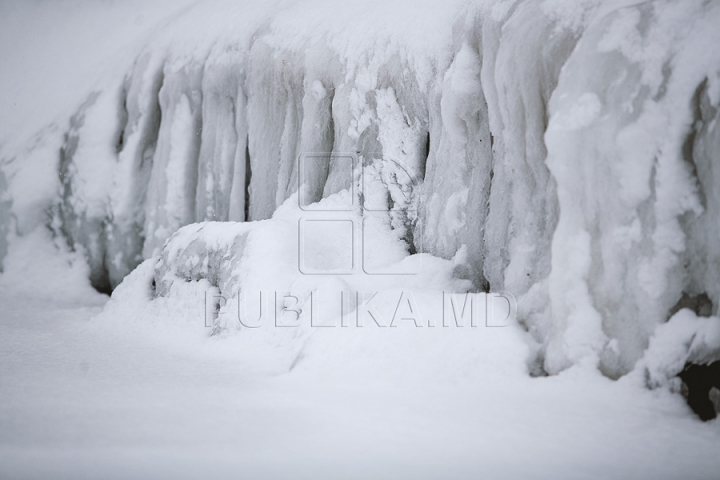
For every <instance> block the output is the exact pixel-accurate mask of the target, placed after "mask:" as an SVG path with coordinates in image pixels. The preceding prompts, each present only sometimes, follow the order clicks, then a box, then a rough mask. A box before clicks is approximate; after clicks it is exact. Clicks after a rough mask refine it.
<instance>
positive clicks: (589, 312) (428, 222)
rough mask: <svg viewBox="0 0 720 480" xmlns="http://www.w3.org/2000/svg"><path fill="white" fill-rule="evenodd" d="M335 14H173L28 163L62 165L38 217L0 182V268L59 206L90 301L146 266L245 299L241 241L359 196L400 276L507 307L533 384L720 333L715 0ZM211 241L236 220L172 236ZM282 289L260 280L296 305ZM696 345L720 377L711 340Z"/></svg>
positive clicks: (589, 0) (398, 6)
mask: <svg viewBox="0 0 720 480" xmlns="http://www.w3.org/2000/svg"><path fill="white" fill-rule="evenodd" d="M339 3H340V2H324V1H320V0H315V1H313V0H308V1H304V2H295V3H293V2H278V3H277V4H273V5H266V6H264V7H259V6H254V7H252V8H251V7H250V6H247V5H246V6H243V5H235V4H233V5H227V4H225V3H217V4H212V3H211V4H204V5H201V6H195V7H193V8H190V9H189V10H187V11H185V12H184V13H182V15H179V16H177V17H176V18H174V19H173V20H172V21H171V22H169V23H168V24H167V25H166V26H165V28H164V29H163V30H161V31H160V32H159V33H158V34H157V36H156V37H154V39H153V41H151V42H150V44H149V45H148V46H147V47H146V48H145V49H144V50H143V51H142V52H140V53H139V54H138V56H137V59H136V61H135V63H134V65H133V66H132V68H131V69H130V70H129V71H128V73H127V75H126V77H125V78H124V79H120V80H118V81H117V82H116V83H115V84H110V85H107V86H106V88H102V89H98V90H96V91H94V92H92V93H89V95H88V96H87V98H86V99H84V101H82V102H81V105H80V107H79V108H78V110H77V112H76V113H75V115H73V116H72V118H70V119H69V120H68V123H67V128H65V130H64V132H63V133H62V137H61V136H60V135H59V130H57V129H55V130H53V129H52V128H51V129H50V130H48V131H47V132H45V137H44V138H45V140H43V142H45V143H43V144H42V145H40V146H37V147H36V148H35V149H34V150H31V151H30V152H31V153H23V154H18V156H16V158H21V159H22V157H23V155H25V156H30V155H46V156H53V157H54V158H56V160H55V161H56V162H57V165H58V168H57V172H58V174H59V175H58V177H57V179H56V186H55V187H52V188H55V189H56V191H57V194H55V195H54V198H53V199H50V200H48V199H49V198H50V197H49V196H48V195H47V192H46V196H47V199H45V200H44V201H45V203H43V202H42V201H41V200H42V199H40V200H38V199H33V198H30V199H28V198H27V197H26V196H24V194H23V193H22V191H21V188H20V187H19V186H17V185H21V183H22V182H20V180H19V179H21V178H22V175H23V173H22V170H23V167H22V166H18V164H19V162H18V161H17V160H16V161H15V162H12V163H8V162H6V163H5V164H4V165H3V170H4V171H5V174H4V175H3V173H2V171H0V190H1V191H2V192H3V194H2V196H1V197H0V258H1V257H2V256H3V254H4V252H5V238H6V237H7V236H8V232H9V230H10V229H11V228H15V230H16V231H17V232H19V233H22V232H23V230H24V229H25V230H27V228H28V227H23V225H32V224H33V222H37V221H42V220H44V219H43V218H42V212H43V211H49V212H51V214H52V215H51V218H50V219H49V220H47V222H48V224H50V225H51V226H52V227H53V228H54V229H55V231H56V232H58V233H59V234H61V235H62V236H63V237H64V238H65V239H67V241H68V243H69V244H70V245H71V246H73V247H74V248H76V249H82V250H83V251H84V252H85V255H86V258H87V260H88V263H89V265H90V268H91V280H92V283H93V285H95V286H96V288H98V289H100V290H103V291H110V290H111V289H113V288H115V287H116V286H117V285H118V284H120V283H121V282H122V281H123V279H124V278H125V277H126V276H127V275H128V274H129V273H130V272H131V271H132V270H133V269H135V268H136V267H137V266H138V265H139V264H140V263H141V262H142V261H143V260H144V259H149V258H153V259H154V260H152V262H159V263H157V264H156V265H155V266H154V267H153V270H152V271H153V272H154V273H153V281H154V285H155V295H156V296H163V295H165V294H168V292H170V291H171V290H172V288H173V284H174V283H175V282H180V281H182V282H185V281H186V280H196V281H200V280H202V281H205V282H209V283H208V284H203V285H205V286H204V287H203V288H205V287H207V288H211V287H212V288H216V289H219V291H220V293H223V294H227V295H231V294H235V293H237V292H238V291H239V290H241V289H242V285H243V280H242V279H239V278H235V277H234V276H236V275H239V274H240V273H239V272H243V271H252V272H256V273H257V274H258V275H260V273H259V272H262V269H261V268H259V267H252V266H251V264H252V262H258V261H260V260H258V259H253V258H251V257H248V256H247V255H246V256H243V251H244V249H245V248H246V246H245V242H246V239H247V238H250V237H252V236H253V235H256V234H255V233H252V235H251V234H249V232H255V231H256V230H257V229H260V230H262V229H269V230H272V228H277V232H276V233H277V235H279V236H287V237H286V238H289V239H290V240H288V241H284V242H281V241H279V240H278V237H273V236H272V235H270V236H266V237H265V238H266V240H265V241H267V242H269V243H268V244H271V245H275V246H277V249H278V250H281V249H282V248H285V247H282V245H285V246H287V245H294V243H293V239H297V237H293V236H292V235H293V234H292V231H291V230H287V229H284V227H283V228H281V227H280V225H284V224H283V221H282V220H281V219H279V218H275V217H273V215H274V213H275V212H276V211H278V208H279V207H281V205H284V207H283V208H284V209H285V210H283V209H281V210H279V212H280V213H279V214H276V216H277V215H280V217H282V216H283V215H285V216H287V215H290V216H292V215H296V214H298V212H302V211H311V210H312V209H313V207H312V206H313V205H315V206H317V205H321V204H322V205H327V204H329V205H331V206H332V205H335V206H337V202H338V201H339V200H338V199H341V198H346V200H347V201H348V202H349V204H350V205H351V206H352V208H350V213H348V215H350V218H351V219H352V220H353V221H354V222H358V223H363V222H365V223H368V222H369V224H370V225H371V226H370V227H369V231H372V232H375V233H373V235H371V236H370V237H368V241H371V242H375V244H376V245H375V247H373V249H369V250H368V251H370V252H371V253H372V252H374V251H381V250H387V251H383V261H386V262H387V264H388V265H401V264H402V265H405V266H407V267H410V268H414V267H413V266H414V265H415V264H414V263H413V262H417V261H418V260H417V259H424V261H426V262H429V263H432V264H433V265H434V268H436V269H437V271H440V272H444V273H443V275H445V274H447V275H449V276H450V277H447V278H446V277H443V278H445V280H444V282H445V283H443V282H440V283H438V284H437V285H435V284H433V283H432V281H431V279H426V280H427V281H428V282H429V283H428V285H435V286H436V287H438V288H447V287H448V286H453V285H454V286H455V288H464V289H466V290H474V291H507V292H510V293H512V294H513V295H514V296H515V298H516V299H517V309H518V311H517V314H518V320H519V322H520V324H521V325H522V326H523V327H524V328H525V329H526V330H527V331H529V332H530V334H531V337H532V338H533V339H534V342H535V343H536V345H535V349H534V350H533V351H535V352H536V354H535V357H536V358H534V367H533V368H534V369H535V373H539V372H542V371H544V372H547V373H551V374H553V373H557V372H560V371H561V370H563V369H565V368H567V367H569V366H571V365H573V364H583V363H588V364H591V365H598V366H599V368H600V369H601V370H602V371H603V372H604V373H605V374H606V375H608V376H611V377H618V376H621V375H623V374H625V373H627V372H629V371H631V370H632V369H633V368H634V366H635V365H636V363H637V362H638V360H639V359H640V358H641V357H642V356H643V352H644V351H645V350H646V348H647V347H648V344H649V342H650V339H651V338H652V337H653V335H654V334H655V332H656V330H658V326H660V325H663V324H664V323H665V322H666V321H667V320H668V319H669V318H670V317H671V316H672V315H686V316H687V315H690V314H691V313H692V312H690V313H688V312H687V311H686V310H681V308H682V307H688V308H690V309H692V310H694V311H695V313H692V314H693V315H696V314H697V315H702V316H701V317H696V319H695V320H694V321H693V322H691V323H692V325H693V327H692V328H695V329H697V330H698V331H700V330H702V329H705V328H709V327H707V325H710V323H709V322H717V317H713V315H717V313H718V312H717V306H718V303H719V302H720V243H718V242H717V239H718V238H719V237H720V185H719V183H718V182H720V173H719V172H720V170H719V169H718V167H717V166H716V165H714V163H716V162H714V160H716V159H717V156H718V155H720V127H718V122H717V120H718V117H719V116H720V113H719V112H720V110H718V107H719V105H720V49H718V48H715V46H717V45H720V29H718V28H717V25H718V24H720V2H717V1H702V0H686V1H670V0H653V1H643V2H640V1H632V0H608V1H600V0H585V1H580V2H577V1H569V0H568V1H561V0H522V1H521V0H514V1H510V0H508V1H495V2H491V1H480V2H474V3H471V4H467V3H466V2H459V1H458V2H441V3H442V4H440V2H436V4H433V3H432V2H428V4H425V3H423V4H422V5H418V4H417V3H415V2H410V1H403V0H395V1H387V0H384V1H382V2H371V3H372V5H368V4H367V2H352V3H349V4H342V5H341V4H339ZM378 12H382V14H380V13H378ZM53 139H55V140H53ZM55 144H61V146H60V148H59V156H58V155H57V150H55V149H54V148H52V146H53V145H55ZM43 145H45V146H43ZM32 152H34V153H32ZM38 152H40V153H38ZM313 155H315V156H313ZM299 159H300V160H301V161H299ZM315 160H317V161H315ZM28 164H29V165H31V163H30V162H29V161H28ZM299 165H302V168H299ZM353 167H354V168H353ZM361 172H362V173H361ZM18 182H20V183H18ZM14 185H15V186H14ZM301 186H302V188H300V192H299V194H298V189H299V187H301ZM298 195H299V196H298ZM288 202H289V203H288ZM318 202H320V203H318ZM323 202H326V203H325V204H323ZM328 202H329V203H328ZM38 205H40V206H42V207H43V208H44V209H45V210H43V209H40V213H38ZM301 207H302V208H301ZM303 208H305V209H306V210H303ZM333 209H335V207H331V208H330V210H331V212H332V211H333ZM358 209H359V210H358ZM329 215H330V216H331V217H332V215H335V213H331V214H329ZM271 217H273V218H272V219H271ZM333 218H334V217H333ZM338 218H339V217H338ZM343 218H345V217H343ZM33 219H35V220H33ZM37 219H41V220H37ZM267 219H271V220H267ZM263 220H267V222H260V221H263ZM208 221H212V222H241V223H222V224H218V223H206V224H202V225H193V226H190V227H185V228H184V229H180V228H181V227H183V226H186V225H189V224H193V223H195V222H208ZM268 222H270V223H268ZM273 222H274V223H273ZM373 222H375V223H373ZM203 225H204V226H203ZM267 225H278V226H277V227H268V226H267ZM178 229H180V230H179V231H178ZM210 230H212V231H213V232H214V234H213V236H211V237H206V236H204V235H206V233H207V232H208V231H210ZM176 231H177V233H175V236H172V235H173V233H174V232H176ZM203 232H205V233H203ZM294 234H295V235H297V231H295V233H294ZM171 236H172V237H171ZM257 236H258V238H263V236H262V234H257ZM168 238H170V241H169V242H168ZM181 240H182V241H181ZM256 241H261V240H256ZM166 242H167V243H166ZM256 248H258V247H256ZM286 254H287V255H291V254H292V252H289V251H288V252H286ZM296 254H297V252H296ZM264 255H269V256H272V255H284V254H283V253H282V252H281V251H276V252H274V253H273V251H272V249H270V251H265V253H264ZM337 255H338V257H337V263H333V261H334V260H333V258H335V257H332V256H331V257H330V260H328V261H329V262H330V264H331V267H332V268H336V267H337V268H341V266H342V262H343V261H344V260H343V259H342V258H340V257H341V254H340V253H338V254H337ZM313 258H315V257H313ZM440 259H445V260H440ZM243 262H246V263H247V264H248V265H249V266H245V267H243V266H242V264H243ZM403 262H405V263H404V264H403ZM433 262H441V263H433ZM442 262H446V263H442ZM291 264H292V262H290V263H287V264H284V265H286V266H287V265H291ZM144 268H145V269H146V270H144V271H150V270H147V269H148V268H149V267H144ZM332 268H331V269H332ZM283 275H285V274H283V273H282V272H276V274H275V275H274V276H273V275H269V274H268V276H267V278H265V279H264V280H261V279H258V278H255V279H252V281H253V282H257V283H262V282H263V281H265V282H267V283H268V284H269V285H271V286H272V287H273V288H276V289H277V288H281V287H283V286H284V288H289V287H291V286H292V285H285V283H287V282H290V283H292V281H291V280H289V279H291V278H292V279H294V278H295V277H292V276H290V277H288V276H287V275H285V276H283ZM451 277H452V278H451ZM337 278H338V279H340V280H338V281H342V279H341V277H337ZM419 278H425V277H415V280H413V281H418V279H419ZM453 278H454V280H453ZM138 281H140V280H138ZM142 281H143V282H146V283H145V284H144V285H146V287H147V288H148V289H150V286H149V280H148V278H145V277H143V280H142ZM403 281H405V280H403ZM408 281H409V280H408ZM178 288H180V287H178ZM183 288H184V287H183ZM128 301H131V300H128ZM676 312H677V313H676ZM682 312H685V313H682ZM705 317H708V318H705ZM683 318H684V317H683ZM678 321H682V320H678ZM673 322H675V320H673V321H671V322H670V323H668V325H666V326H664V327H663V328H665V329H666V330H667V328H666V327H668V328H669V327H670V325H672V324H673ZM685 324H687V325H690V323H688V322H687V321H685ZM688 328H690V327H688ZM666 330H661V332H662V331H666ZM659 334H662V333H659ZM691 335H692V334H691ZM672 338H675V340H672V339H671V340H668V341H667V342H665V341H664V340H663V341H660V340H658V341H657V342H656V343H657V345H660V344H661V343H663V342H665V343H666V344H667V345H666V347H665V350H661V354H660V356H661V357H662V352H666V353H667V352H672V351H674V350H673V348H679V347H678V346H681V345H683V341H684V340H682V339H680V338H679V337H672ZM716 340H717V339H716ZM658 342H659V343H658ZM673 342H675V343H673ZM670 344H673V345H674V346H672V345H670ZM707 347H708V348H707V351H708V352H710V353H708V355H709V356H708V357H707V358H706V359H705V360H707V361H711V360H713V359H714V360H718V359H720V355H719V352H720V340H718V341H716V342H715V343H712V342H710V343H708V345H707ZM670 354H671V353H668V355H670ZM710 357H712V358H710ZM652 358H656V357H655V354H654V353H653V354H652ZM683 358H685V357H683ZM685 360H688V358H685ZM690 360H692V359H690ZM653 362H654V360H652V361H651V360H650V359H648V360H647V361H646V362H645V363H643V365H646V366H647V368H648V371H649V372H659V371H660V370H662V369H663V368H664V369H665V370H663V371H664V372H670V373H669V375H670V376H672V375H675V374H677V373H678V372H679V370H678V368H677V366H675V367H672V366H668V365H669V364H668V365H666V364H663V365H665V366H664V367H661V366H658V365H660V363H662V362H660V363H657V362H655V363H653ZM648 365H649V366H648ZM679 368H680V369H681V368H682V365H681V366H680V367H679ZM673 369H674V370H673ZM653 375H655V373H653ZM662 375H664V374H662ZM662 375H661V374H659V373H658V374H657V375H655V377H653V378H660V377H662ZM663 378H664V377H663Z"/></svg>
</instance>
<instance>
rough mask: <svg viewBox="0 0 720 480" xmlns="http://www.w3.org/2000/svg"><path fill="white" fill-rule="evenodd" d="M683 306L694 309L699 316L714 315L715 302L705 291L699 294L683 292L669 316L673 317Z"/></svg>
mask: <svg viewBox="0 0 720 480" xmlns="http://www.w3.org/2000/svg"><path fill="white" fill-rule="evenodd" d="M683 308H687V309H690V310H692V311H693V312H695V315H697V316H698V317H709V316H711V315H712V311H713V302H712V300H710V297H709V296H708V294H707V293H705V292H702V293H700V294H698V295H691V294H689V293H687V292H683V294H682V297H681V298H680V300H678V302H677V303H676V304H675V306H674V307H673V308H671V309H670V313H669V314H668V318H670V317H672V316H673V315H675V314H676V313H677V312H679V311H680V310H682V309H683Z"/></svg>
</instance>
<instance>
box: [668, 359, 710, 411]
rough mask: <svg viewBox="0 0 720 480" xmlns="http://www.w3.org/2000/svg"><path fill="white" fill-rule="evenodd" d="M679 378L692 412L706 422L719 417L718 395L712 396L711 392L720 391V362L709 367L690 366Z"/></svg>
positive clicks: (686, 367) (687, 366)
mask: <svg viewBox="0 0 720 480" xmlns="http://www.w3.org/2000/svg"><path fill="white" fill-rule="evenodd" d="M678 376H679V377H680V379H681V380H682V381H683V395H684V396H685V399H686V400H687V403H688V405H689V406H690V408H691V409H692V411H693V412H695V413H696V414H697V416H698V417H700V418H701V419H702V420H704V421H708V420H712V419H714V418H715V417H717V414H718V405H716V403H717V395H711V390H713V389H720V361H717V362H713V363H710V364H708V365H695V364H688V365H686V366H685V369H684V370H683V371H682V372H680V375H678ZM713 393H715V392H713ZM713 400H715V402H714V401H713Z"/></svg>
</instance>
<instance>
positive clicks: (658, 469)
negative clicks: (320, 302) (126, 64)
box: [0, 232, 720, 479]
mask: <svg viewBox="0 0 720 480" xmlns="http://www.w3.org/2000/svg"><path fill="white" fill-rule="evenodd" d="M11 249H12V250H11V252H10V255H9V256H8V259H9V261H8V264H7V271H6V273H5V274H4V275H3V277H1V281H2V284H1V285H0V299H1V301H2V305H3V314H2V315H1V316H0V319H1V322H0V329H2V332H1V335H0V342H1V343H2V348H0V356H1V357H2V361H1V362H0V371H1V372H2V374H1V375H0V378H2V391H3V395H2V409H1V410H0V425H2V428H0V438H1V440H0V458H1V459H2V461H0V472H2V476H3V477H4V478H47V477H48V476H52V477H53V478H79V479H82V478H97V477H103V478H140V477H143V478H145V477H148V476H168V475H170V476H173V477H174V478H197V477H198V476H213V477H215V478H230V477H232V478H235V477H237V476H238V475H242V476H252V477H253V478H278V477H292V478H337V477H338V476H342V477H344V478H345V477H347V478H397V477H398V476H412V477H413V478H437V477H444V478H447V477H451V478H477V477H478V476H489V477H493V478H498V477H502V478H527V477H528V476H533V477H539V478H597V476H598V474H599V472H600V473H602V475H603V476H606V475H608V476H612V477H613V478H621V479H622V478H638V477H642V478H645V477H652V478H659V479H662V478H668V479H671V478H678V477H683V478H698V479H701V478H713V477H714V476H715V473H716V472H717V469H718V467H719V466H720V465H719V464H718V457H717V455H716V453H717V444H718V443H717V442H718V441H720V432H719V431H718V429H717V422H716V421H715V422H712V423H703V422H700V421H699V420H698V419H696V418H694V417H693V416H692V414H691V413H690V411H689V409H688V407H687V406H686V405H685V404H684V402H683V400H682V398H681V397H680V396H679V395H675V394H671V393H670V392H669V391H667V390H653V391H650V390H646V389H644V388H643V387H642V386H641V385H640V384H639V382H638V381H636V380H635V379H632V378H627V377H626V378H624V379H622V380H620V381H611V380H609V379H607V378H605V377H603V376H602V375H600V374H599V373H598V372H597V371H592V370H587V369H580V368H577V367H576V368H572V369H569V370H567V371H565V372H563V373H562V374H560V375H557V376H554V377H545V378H535V379H531V378H528V377H527V376H526V374H525V373H524V364H523V362H518V361H517V360H518V358H521V356H522V355H518V354H517V353H518V352H517V349H518V348H519V349H521V350H522V349H523V348H524V346H523V342H522V341H519V340H518V339H517V338H516V333H514V332H513V331H511V330H507V329H492V328H490V329H487V328H485V329H465V330H463V329H427V328H426V329H424V330H423V329H415V328H410V329H404V328H398V329H389V328H386V329H380V328H374V327H372V326H371V325H370V324H368V326H366V327H364V330H362V331H360V330H359V329H340V328H329V329H326V330H323V331H322V333H321V334H317V335H314V336H313V337H312V338H311V339H310V340H309V341H308V345H307V352H308V356H307V357H306V358H305V359H303V360H302V361H300V362H299V363H298V364H297V365H296V367H295V368H294V369H293V370H292V372H287V370H284V371H283V369H284V368H286V367H287V364H285V365H282V366H281V365H278V363H280V362H276V363H275V364H273V363H272V359H273V358H276V357H277V355H269V354H268V353H267V351H265V352H263V351H262V350H261V348H259V347H258V346H257V343H258V342H255V345H256V346H255V348H251V347H252V345H253V342H243V341H242V337H241V336H239V335H235V336H225V337H219V336H214V337H208V335H207V332H208V330H209V329H208V328H205V327H204V325H203V322H202V316H200V317H196V316H195V312H196V311H197V310H200V312H198V313H200V314H201V313H202V312H201V310H202V306H203V303H202V298H197V299H194V298H192V297H190V296H185V297H183V298H185V299H186V305H185V307H192V306H194V307H195V309H194V311H193V309H192V308H182V306H181V305H175V306H176V307H177V308H176V309H173V312H175V313H178V312H183V315H179V316H175V317H174V318H173V317H168V316H166V315H163V316H162V317H158V318H154V319H152V318H151V317H150V316H149V315H148V312H147V310H146V309H145V306H144V305H136V307H137V309H136V313H138V315H126V316H124V317H122V321H118V320H119V319H118V318H117V317H112V316H108V315H103V316H101V317H99V318H95V319H92V318H93V317H95V316H96V315H97V314H99V313H100V312H101V311H102V309H103V304H104V303H105V301H106V297H105V296H103V295H100V294H98V293H96V292H95V291H94V290H93V289H92V288H91V287H90V286H89V284H88V282H87V280H86V277H85V276H84V275H85V274H86V273H87V270H86V269H87V267H85V266H84V262H83V261H82V258H80V257H79V256H78V255H77V254H70V253H63V254H60V255H59V254H58V253H57V251H56V250H55V249H54V247H52V245H51V243H50V242H49V240H48V238H47V235H46V234H43V233H42V232H38V233H36V234H33V235H32V236H30V237H25V238H23V239H14V240H13V241H12V242H11ZM30 252H32V254H33V255H32V256H31V255H29V253H30ZM23 254H25V255H23ZM143 265H146V264H143ZM142 270H147V269H146V268H142V267H141V268H140V269H139V271H136V272H135V273H133V275H134V276H138V275H142V273H141V272H142ZM150 273H152V269H150ZM83 280H84V281H83ZM131 284H132V282H131ZM124 285H125V284H123V286H124ZM121 293H122V292H121V291H118V294H121ZM126 293H127V292H126ZM416 299H417V300H420V298H419V297H417V298H416ZM117 300H118V301H119V303H121V302H122V295H119V296H118V298H117ZM176 300H180V299H179V298H178V299H176ZM196 300H197V301H199V303H197V302H196ZM147 301H148V302H149V301H150V300H149V298H148V299H147ZM194 302H195V305H192V304H193V303H194ZM125 306H126V307H127V304H126V305H125ZM197 307H200V308H199V309H198V308H197ZM111 311H112V310H111ZM143 311H145V312H144V313H141V312H143ZM246 333H248V334H250V336H252V335H253V334H255V333H257V332H256V331H253V330H249V331H246ZM406 333H413V334H414V335H413V336H407V335H405V334H406ZM328 334H329V335H328ZM362 334H364V335H362ZM463 342H466V343H472V344H474V345H475V346H476V348H475V349H473V350H471V351H472V352H474V355H473V357H468V352H469V351H470V350H468V349H466V348H465V347H463V344H464V343H463ZM333 345H334V348H333ZM322 347H328V348H322ZM508 347H510V348H514V349H515V350H511V351H507V349H508ZM273 350H275V352H276V353H278V351H277V349H273ZM261 359H262V361H261ZM507 360H510V362H508V361H507ZM280 367H282V368H280ZM274 369H275V370H274ZM273 370H274V372H273V374H268V373H269V371H273Z"/></svg>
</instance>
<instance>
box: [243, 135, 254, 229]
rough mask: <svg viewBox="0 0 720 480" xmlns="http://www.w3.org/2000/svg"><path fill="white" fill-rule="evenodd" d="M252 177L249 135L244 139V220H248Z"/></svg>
mask: <svg viewBox="0 0 720 480" xmlns="http://www.w3.org/2000/svg"><path fill="white" fill-rule="evenodd" d="M251 179H252V169H251V167H250V136H249V135H248V136H247V138H246V139H245V218H244V221H246V222H249V221H250V180H251Z"/></svg>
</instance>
